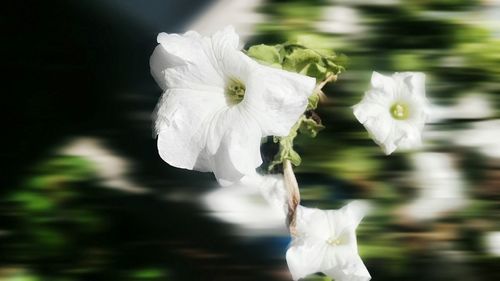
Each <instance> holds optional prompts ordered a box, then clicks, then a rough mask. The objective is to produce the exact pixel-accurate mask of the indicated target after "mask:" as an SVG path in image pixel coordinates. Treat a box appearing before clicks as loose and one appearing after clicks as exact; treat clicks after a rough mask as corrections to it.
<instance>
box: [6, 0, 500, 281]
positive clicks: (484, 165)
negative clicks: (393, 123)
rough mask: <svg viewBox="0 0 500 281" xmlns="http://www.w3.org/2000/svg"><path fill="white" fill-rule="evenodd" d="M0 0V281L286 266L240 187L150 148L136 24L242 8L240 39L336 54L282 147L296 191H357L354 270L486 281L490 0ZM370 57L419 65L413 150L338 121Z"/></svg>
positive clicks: (167, 276)
mask: <svg viewBox="0 0 500 281" xmlns="http://www.w3.org/2000/svg"><path fill="white" fill-rule="evenodd" d="M230 3H232V4H230ZM234 3H237V4H234ZM248 3H254V4H252V5H253V6H252V5H250V6H251V7H252V10H253V12H251V13H246V12H245V13H244V14H243V13H241V14H240V12H239V11H240V10H239V9H240V8H241V6H245V5H249V4H248ZM254 6H256V7H257V8H256V9H255V8H254ZM214 10H215V13H214V12H213V11H214ZM1 13H2V16H1V17H0V22H1V23H2V27H3V30H5V32H4V34H5V35H4V39H3V40H2V44H1V47H0V48H1V50H2V54H3V57H4V58H3V60H2V61H3V65H4V71H3V73H4V74H3V78H4V79H3V80H4V81H3V83H2V87H3V90H2V94H3V99H4V103H3V104H4V109H3V110H2V111H0V112H1V114H2V119H3V120H4V124H5V126H6V127H7V130H6V131H5V133H4V135H3V136H2V145H3V147H4V150H3V152H2V154H1V155H2V160H3V161H2V172H1V177H0V184H1V187H2V189H1V191H0V280H8V281H14V280H15V281H28V280H29V281H33V280H68V281H69V280H232V281H236V280H289V278H290V277H289V275H288V273H287V268H286V262H285V256H284V253H285V251H286V247H287V244H288V242H289V238H288V235H287V233H286V230H285V229H284V225H283V222H282V221H280V219H279V218H275V217H272V216H270V215H269V213H268V212H266V211H265V210H266V209H265V208H266V204H265V202H264V201H263V199H262V198H261V197H260V196H259V195H258V194H255V193H252V192H251V191H248V190H239V189H224V188H217V186H216V183H215V181H214V179H213V177H212V176H211V175H210V174H204V173H197V172H192V171H185V170H181V169H175V168H172V167H169V166H168V165H167V164H165V163H164V162H162V161H161V159H160V158H159V156H158V155H157V150H156V142H155V139H154V138H153V136H152V125H151V114H152V112H153V110H154V107H155V104H156V102H157V100H158V98H159V96H160V94H161V90H160V89H159V88H158V87H157V86H156V84H155V82H154V81H153V79H152V78H151V76H150V73H149V56H150V54H151V52H152V50H153V48H154V47H155V45H156V35H157V34H158V33H159V32H183V31H185V30H186V29H189V28H191V27H192V26H193V24H194V26H200V25H201V26H203V25H206V23H207V21H210V20H214V21H215V20H217V21H218V22H221V24H223V25H227V24H233V25H235V27H236V29H237V30H242V29H243V28H242V27H240V26H239V24H240V22H239V21H246V22H251V23H252V25H251V27H252V28H251V32H250V33H251V34H250V36H247V38H246V40H247V42H246V43H247V44H246V45H247V46H248V45H250V44H254V43H268V44H273V43H282V42H283V41H290V40H292V41H299V42H303V43H307V44H309V45H312V46H315V47H318V48H333V49H335V50H336V51H337V52H339V53H342V54H345V55H346V56H347V57H348V58H349V64H348V66H347V71H346V72H345V73H344V74H342V75H341V76H340V77H339V81H338V82H337V83H335V84H332V85H328V86H327V87H326V88H325V92H326V94H327V95H328V96H329V99H328V100H327V101H326V102H325V103H324V104H322V105H321V106H320V110H319V112H318V113H319V114H320V116H321V118H322V120H323V124H325V125H326V127H327V128H326V129H325V130H324V131H322V132H321V133H320V134H319V136H318V137H317V138H316V139H307V138H303V139H299V141H298V143H297V150H298V151H299V152H300V153H301V155H302V157H303V164H302V165H301V166H300V167H298V169H297V171H298V174H297V176H298V180H299V183H300V185H301V192H302V198H303V204H304V205H306V206H310V207H319V208H337V207H339V206H341V205H342V204H344V203H345V202H347V201H348V200H351V199H365V200H367V201H368V202H370V204H371V205H372V206H373V210H374V211H373V213H372V214H370V215H369V216H367V217H366V218H365V220H364V221H363V223H362V225H361V226H360V228H359V229H358V244H359V247H360V254H361V256H362V257H363V260H364V262H365V263H366V265H367V267H368V270H369V271H370V273H371V275H372V277H373V279H372V280H407V281H411V280H415V281H416V280H422V279H425V280H456V281H460V280H467V281H474V280H478V281H479V280H488V281H491V280H499V279H500V271H499V270H498V264H499V262H500V225H499V221H500V220H499V219H500V141H499V139H500V120H499V108H500V107H499V105H500V99H499V94H500V3H499V1H496V0H489V1H487V0H474V1H465V0H437V1H430V0H429V1H422V0H419V1H417V0H408V1H397V0H371V1H367V0H353V1H348V0H345V1H342V0H337V1H333V0H332V1H327V0H294V1H278V0H269V1H244V0H238V1H237V0H235V1H217V0H213V1H203V0H188V1H165V0H163V1H160V0H151V1H139V0H127V1H119V0H107V1H97V0H96V1H50V2H49V1H46V2H42V1H9V2H6V3H5V4H4V6H3V9H2V12H1ZM207 14H208V16H207ZM210 15H212V16H210ZM214 15H215V16H214ZM200 18H204V21H203V22H200V21H199V19H200ZM225 19H227V20H225ZM221 27H222V26H221ZM373 70H376V71H380V72H382V73H391V72H395V71H422V72H425V73H426V75H427V84H428V97H429V99H430V100H431V101H432V103H433V118H432V120H430V123H429V125H428V126H427V128H426V131H425V133H424V147H423V148H422V149H419V150H416V151H413V152H409V153H396V154H394V155H392V156H390V157H386V156H384V155H383V154H382V153H381V152H380V150H379V148H378V147H377V146H376V145H375V144H374V143H372V141H371V140H370V138H369V137H368V135H367V133H366V131H365V130H364V128H363V127H362V126H361V125H360V124H358V123H357V122H356V120H355V119H354V118H353V116H352V111H351V108H350V106H351V105H353V104H355V103H357V102H358V101H359V100H360V99H361V96H362V94H363V92H364V91H365V90H366V89H367V87H368V85H369V80H370V75H371V72H372V71H373ZM308 280H318V281H319V280H327V279H325V277H324V276H322V275H315V276H312V277H310V278H308Z"/></svg>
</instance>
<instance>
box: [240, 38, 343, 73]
mask: <svg viewBox="0 0 500 281" xmlns="http://www.w3.org/2000/svg"><path fill="white" fill-rule="evenodd" d="M309 44H310V45H304V44H299V43H291V42H287V43H284V44H278V45H273V46H271V45H264V44H260V45H255V46H251V47H250V48H249V49H248V51H247V54H248V56H250V57H251V58H253V59H255V60H257V61H258V62H260V63H262V64H266V65H269V66H272V67H276V68H282V69H285V70H288V71H291V72H296V73H300V74H304V75H307V76H310V77H313V78H316V80H317V81H318V82H320V81H322V80H324V79H325V78H326V77H327V76H329V75H337V74H339V73H341V72H342V71H344V69H345V68H344V66H345V56H337V55H336V54H335V52H333V51H332V50H329V49H322V48H315V47H312V46H315V44H314V43H309ZM310 46H311V47H310Z"/></svg>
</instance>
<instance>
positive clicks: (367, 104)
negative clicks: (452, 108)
mask: <svg viewBox="0 0 500 281" xmlns="http://www.w3.org/2000/svg"><path fill="white" fill-rule="evenodd" d="M371 85H372V88H371V89H370V90H369V91H367V92H366V93H365V96H364V97H363V100H362V101H361V102H360V103H358V104H357V105H355V106H354V107H353V108H354V115H355V116H356V118H357V119H358V121H359V122H361V123H362V124H363V125H364V126H365V128H366V129H367V130H368V132H369V133H370V135H371V137H372V138H373V140H374V141H375V142H376V143H377V144H378V145H380V146H381V147H382V149H383V150H384V152H385V154H391V153H392V152H393V151H394V150H396V148H398V147H399V148H402V149H406V148H412V147H417V146H420V144H421V132H422V129H423V127H424V124H425V122H426V120H427V118H428V116H429V105H428V102H427V99H426V97H425V75H424V74H423V73H420V72H401V73H395V74H393V75H392V76H391V77H388V76H384V75H382V74H379V73H377V72H373V75H372V79H371Z"/></svg>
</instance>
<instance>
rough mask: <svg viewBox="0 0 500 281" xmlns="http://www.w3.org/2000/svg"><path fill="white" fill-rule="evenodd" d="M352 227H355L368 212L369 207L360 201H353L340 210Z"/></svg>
mask: <svg viewBox="0 0 500 281" xmlns="http://www.w3.org/2000/svg"><path fill="white" fill-rule="evenodd" d="M340 210H341V212H343V214H344V215H345V216H347V217H348V218H349V220H350V222H351V224H352V225H353V226H354V227H357V226H358V225H359V223H360V222H361V220H362V219H363V217H364V216H365V215H366V214H367V213H368V211H369V210H370V205H369V204H368V203H367V202H364V201H362V200H355V201H352V202H350V203H349V204H347V205H345V206H344V207H342V209H340Z"/></svg>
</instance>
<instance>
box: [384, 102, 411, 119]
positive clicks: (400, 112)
mask: <svg viewBox="0 0 500 281" xmlns="http://www.w3.org/2000/svg"><path fill="white" fill-rule="evenodd" d="M389 111H390V112H391V116H392V118H394V119H396V120H406V119H408V117H410V109H409V107H408V105H407V104H406V103H402V102H396V103H394V104H393V105H392V106H391V109H390V110H389Z"/></svg>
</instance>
